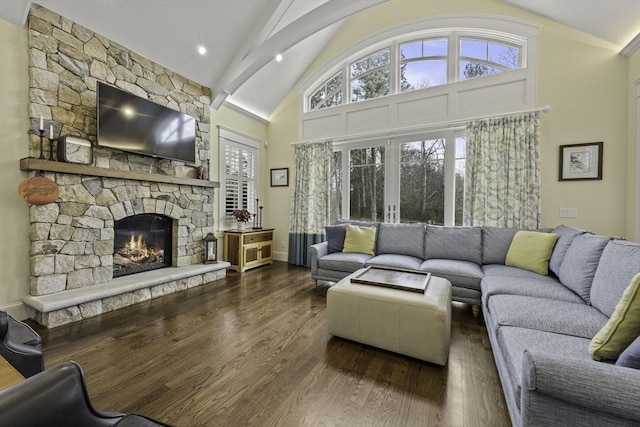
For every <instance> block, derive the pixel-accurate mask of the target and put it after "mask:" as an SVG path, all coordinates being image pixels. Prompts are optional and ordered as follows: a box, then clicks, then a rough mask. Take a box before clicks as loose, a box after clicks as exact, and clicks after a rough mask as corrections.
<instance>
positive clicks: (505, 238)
mask: <svg viewBox="0 0 640 427" xmlns="http://www.w3.org/2000/svg"><path fill="white" fill-rule="evenodd" d="M518 231H519V230H518V229H517V228H501V227H482V263H483V264H504V261H505V259H506V258H507V251H508V250H509V246H511V241H512V240H513V236H515V235H516V233H517V232H518Z"/></svg>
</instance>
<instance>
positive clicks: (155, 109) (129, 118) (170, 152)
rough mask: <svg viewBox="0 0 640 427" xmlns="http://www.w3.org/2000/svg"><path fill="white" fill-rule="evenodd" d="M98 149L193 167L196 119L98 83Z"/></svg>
mask: <svg viewBox="0 0 640 427" xmlns="http://www.w3.org/2000/svg"><path fill="white" fill-rule="evenodd" d="M97 98H98V102H97V105H98V114H97V116H98V145H99V146H101V147H109V148H115V149H117V150H122V151H128V152H131V153H137V154H145V155H148V156H153V157H160V158H164V159H172V160H179V161H182V162H186V163H192V164H194V163H195V161H196V119H195V118H194V117H192V116H190V115H188V114H185V113H181V112H180V111H176V110H173V109H171V108H167V107H164V106H162V105H160V104H156V103H155V102H151V101H149V100H146V99H144V98H140V97H139V96H136V95H133V94H130V93H128V92H125V91H122V90H120V89H118V88H115V87H113V86H109V85H107V84H104V83H101V82H98V87H97Z"/></svg>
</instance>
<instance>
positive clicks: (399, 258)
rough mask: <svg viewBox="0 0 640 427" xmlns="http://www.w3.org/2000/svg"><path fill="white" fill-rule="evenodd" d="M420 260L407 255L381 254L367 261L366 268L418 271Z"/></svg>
mask: <svg viewBox="0 0 640 427" xmlns="http://www.w3.org/2000/svg"><path fill="white" fill-rule="evenodd" d="M420 264H422V259H420V258H416V257H412V256H409V255H396V254H381V255H377V256H374V257H373V258H371V259H370V260H369V261H367V263H366V265H367V266H372V267H386V268H398V269H402V270H418V269H419V268H420Z"/></svg>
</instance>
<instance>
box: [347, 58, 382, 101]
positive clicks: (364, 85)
mask: <svg viewBox="0 0 640 427" xmlns="http://www.w3.org/2000/svg"><path fill="white" fill-rule="evenodd" d="M389 63H390V50H389V49H385V50H381V51H379V52H376V53H374V54H371V55H369V56H367V57H365V58H362V59H360V60H358V61H356V62H354V63H353V64H351V67H350V68H351V71H350V72H351V102H357V101H363V100H365V99H374V98H378V97H379V96H385V95H389V93H390V89H391V85H390V81H389V78H390V75H389V73H390V68H389Z"/></svg>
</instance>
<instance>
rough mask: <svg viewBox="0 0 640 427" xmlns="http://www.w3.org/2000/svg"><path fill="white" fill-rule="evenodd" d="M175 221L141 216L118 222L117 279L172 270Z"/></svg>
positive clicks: (115, 275)
mask: <svg viewBox="0 0 640 427" xmlns="http://www.w3.org/2000/svg"><path fill="white" fill-rule="evenodd" d="M172 230H173V220H172V218H169V217H167V216H165V215H156V214H140V215H133V216H129V217H126V218H123V219H121V220H119V221H116V222H115V227H114V234H115V240H114V253H113V277H121V276H126V275H129V274H135V273H141V272H143V271H149V270H156V269H158V268H165V267H171V260H172V253H171V252H172V246H173V244H172V237H173V236H172V234H173V233H172Z"/></svg>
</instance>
